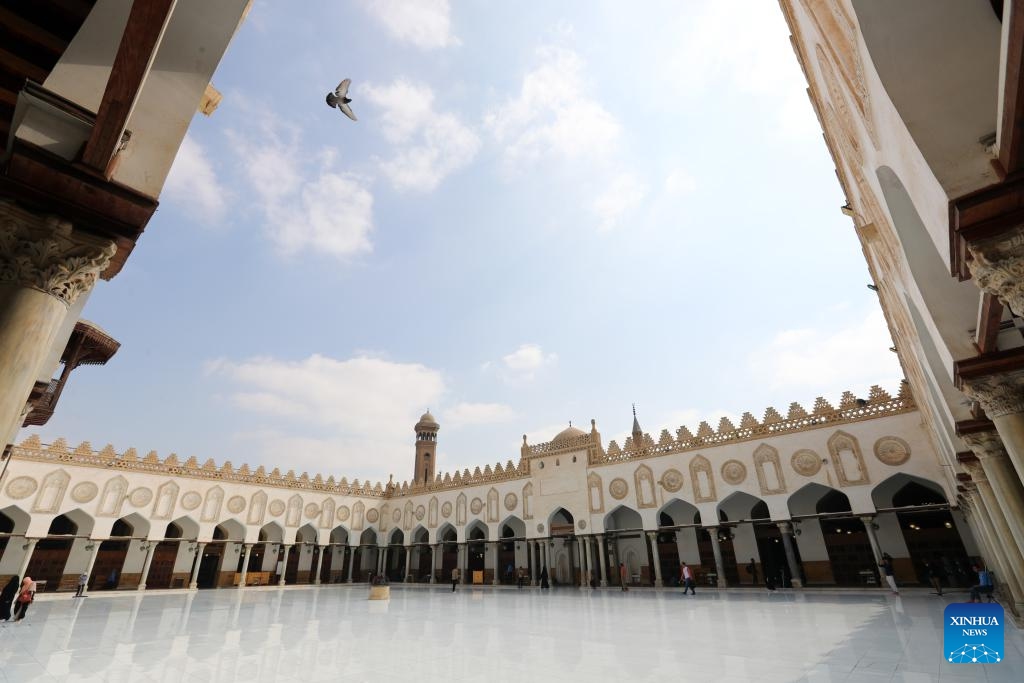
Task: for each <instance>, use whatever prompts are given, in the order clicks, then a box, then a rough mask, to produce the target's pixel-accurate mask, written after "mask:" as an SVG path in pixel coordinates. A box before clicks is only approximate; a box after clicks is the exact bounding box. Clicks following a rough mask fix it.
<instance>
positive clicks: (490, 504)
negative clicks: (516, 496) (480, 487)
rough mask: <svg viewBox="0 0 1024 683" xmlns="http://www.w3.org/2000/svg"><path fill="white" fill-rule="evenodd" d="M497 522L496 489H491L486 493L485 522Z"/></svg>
mask: <svg viewBox="0 0 1024 683" xmlns="http://www.w3.org/2000/svg"><path fill="white" fill-rule="evenodd" d="M497 521H498V489H496V488H494V487H491V490H490V491H488V492H487V522H488V523H490V524H496V523H497Z"/></svg>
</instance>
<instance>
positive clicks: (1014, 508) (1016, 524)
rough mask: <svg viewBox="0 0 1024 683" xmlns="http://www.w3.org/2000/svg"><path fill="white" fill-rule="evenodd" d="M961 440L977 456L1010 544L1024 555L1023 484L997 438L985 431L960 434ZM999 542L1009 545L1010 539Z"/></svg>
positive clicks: (997, 436)
mask: <svg viewBox="0 0 1024 683" xmlns="http://www.w3.org/2000/svg"><path fill="white" fill-rule="evenodd" d="M961 438H963V440H964V443H966V444H967V445H968V446H970V448H971V451H972V452H973V453H974V455H976V456H977V457H978V461H979V462H980V463H981V469H982V471H983V472H984V474H985V478H986V479H988V483H989V485H990V486H991V487H992V494H993V495H994V496H995V499H996V502H997V503H999V507H1000V508H1001V509H1002V511H1003V516H1004V517H1006V524H1007V527H1008V528H1009V529H1010V535H1011V536H1012V537H1013V538H1012V541H1013V543H1015V544H1016V546H1017V551H1018V552H1019V553H1020V554H1021V555H1022V556H1024V484H1022V483H1021V479H1020V477H1018V476H1017V472H1016V471H1014V469H1013V463H1011V462H1010V458H1009V456H1008V455H1007V453H1006V449H1005V448H1003V443H1002V441H1001V440H1000V438H999V435H998V434H996V433H995V432H992V431H988V432H977V433H974V434H964V435H963V436H962V437H961ZM972 478H973V474H972ZM1002 541H1003V542H1004V543H1009V542H1010V541H1011V539H1002Z"/></svg>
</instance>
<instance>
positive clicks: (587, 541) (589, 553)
mask: <svg viewBox="0 0 1024 683" xmlns="http://www.w3.org/2000/svg"><path fill="white" fill-rule="evenodd" d="M583 548H584V551H585V552H584V554H585V555H586V558H587V576H588V577H589V578H590V580H589V581H588V582H587V588H591V587H593V585H594V545H593V538H591V537H590V536H584V537H583Z"/></svg>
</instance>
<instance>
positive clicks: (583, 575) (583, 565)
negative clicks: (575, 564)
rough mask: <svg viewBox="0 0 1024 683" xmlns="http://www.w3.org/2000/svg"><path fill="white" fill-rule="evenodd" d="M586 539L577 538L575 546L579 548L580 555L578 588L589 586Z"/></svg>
mask: <svg viewBox="0 0 1024 683" xmlns="http://www.w3.org/2000/svg"><path fill="white" fill-rule="evenodd" d="M586 541H587V537H586V536H577V537H576V544H577V545H578V546H579V548H578V550H579V554H580V586H581V587H584V586H587V585H589V583H588V582H587V543H586Z"/></svg>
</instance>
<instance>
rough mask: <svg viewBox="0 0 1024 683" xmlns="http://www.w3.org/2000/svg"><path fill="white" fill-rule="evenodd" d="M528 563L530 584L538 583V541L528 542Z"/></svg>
mask: <svg viewBox="0 0 1024 683" xmlns="http://www.w3.org/2000/svg"><path fill="white" fill-rule="evenodd" d="M526 564H527V565H528V566H529V567H530V585H531V586H536V585H537V541H527V542H526Z"/></svg>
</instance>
